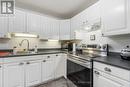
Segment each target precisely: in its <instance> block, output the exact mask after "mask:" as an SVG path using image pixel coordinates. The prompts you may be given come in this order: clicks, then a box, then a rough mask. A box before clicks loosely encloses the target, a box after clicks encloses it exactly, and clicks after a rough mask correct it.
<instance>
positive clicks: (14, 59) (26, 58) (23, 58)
mask: <svg viewBox="0 0 130 87" xmlns="http://www.w3.org/2000/svg"><path fill="white" fill-rule="evenodd" d="M40 59H42V56H41V55H34V56H19V57H9V58H4V59H3V63H4V64H5V63H13V62H21V61H31V60H40Z"/></svg>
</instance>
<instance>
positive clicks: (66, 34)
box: [60, 19, 71, 40]
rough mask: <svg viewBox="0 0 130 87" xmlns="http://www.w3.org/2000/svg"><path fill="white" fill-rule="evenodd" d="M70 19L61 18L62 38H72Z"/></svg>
mask: <svg viewBox="0 0 130 87" xmlns="http://www.w3.org/2000/svg"><path fill="white" fill-rule="evenodd" d="M70 31H71V30H70V19H67V20H60V40H70Z"/></svg>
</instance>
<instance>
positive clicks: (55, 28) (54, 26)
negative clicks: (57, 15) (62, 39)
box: [49, 19, 60, 40]
mask: <svg viewBox="0 0 130 87" xmlns="http://www.w3.org/2000/svg"><path fill="white" fill-rule="evenodd" d="M59 30H60V26H59V20H56V19H52V20H51V32H50V38H49V39H54V40H59Z"/></svg>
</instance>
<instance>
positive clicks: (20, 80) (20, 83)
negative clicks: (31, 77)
mask: <svg viewBox="0 0 130 87" xmlns="http://www.w3.org/2000/svg"><path fill="white" fill-rule="evenodd" d="M3 75H4V76H3V77H4V78H3V83H4V84H3V85H4V86H1V87H25V86H24V63H23V62H20V63H10V64H5V65H4V71H3Z"/></svg>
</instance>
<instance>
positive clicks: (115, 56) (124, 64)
mask: <svg viewBox="0 0 130 87" xmlns="http://www.w3.org/2000/svg"><path fill="white" fill-rule="evenodd" d="M69 55H70V56H75V57H79V58H83V57H84V58H86V59H88V57H86V56H85V55H81V54H80V55H73V54H69ZM89 59H91V60H92V61H96V62H101V63H104V64H109V65H112V66H116V67H119V68H123V69H126V70H130V61H127V60H123V59H121V57H120V54H119V53H109V56H107V57H96V58H95V57H92V58H89Z"/></svg>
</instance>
